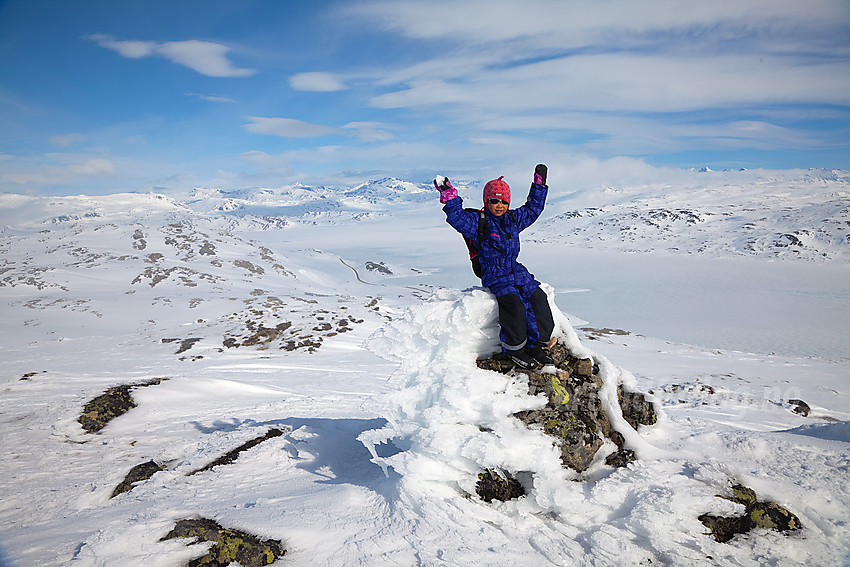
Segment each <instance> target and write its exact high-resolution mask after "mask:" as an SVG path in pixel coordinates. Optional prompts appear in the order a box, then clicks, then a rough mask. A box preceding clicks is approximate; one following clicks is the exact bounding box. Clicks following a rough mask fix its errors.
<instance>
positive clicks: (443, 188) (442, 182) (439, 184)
mask: <svg viewBox="0 0 850 567" xmlns="http://www.w3.org/2000/svg"><path fill="white" fill-rule="evenodd" d="M434 187H436V188H437V189H438V190H439V191H440V202H441V203H442V204H444V205H445V204H446V203H448V202H449V201H451V200H452V199H454V198H455V197H457V189H455V188H454V187H452V182H451V181H449V178H448V177H443V176H442V175H438V176H437V178H436V179H434Z"/></svg>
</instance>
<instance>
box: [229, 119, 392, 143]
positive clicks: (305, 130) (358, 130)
mask: <svg viewBox="0 0 850 567" xmlns="http://www.w3.org/2000/svg"><path fill="white" fill-rule="evenodd" d="M247 119H248V120H250V121H251V122H249V123H248V124H245V125H244V127H245V129H246V130H248V131H249V132H252V133H254V134H269V135H272V136H278V137H280V138H321V137H324V136H340V135H342V136H355V137H357V138H359V139H360V140H362V141H364V142H378V141H385V140H389V139H391V138H392V137H393V135H392V134H390V133H389V132H387V131H386V130H385V129H384V127H385V126H384V125H383V124H380V123H378V122H349V123H348V124H345V125H344V126H342V127H340V128H337V127H335V126H326V125H324V124H313V123H310V122H304V121H302V120H296V119H294V118H266V117H262V116H248V117H247Z"/></svg>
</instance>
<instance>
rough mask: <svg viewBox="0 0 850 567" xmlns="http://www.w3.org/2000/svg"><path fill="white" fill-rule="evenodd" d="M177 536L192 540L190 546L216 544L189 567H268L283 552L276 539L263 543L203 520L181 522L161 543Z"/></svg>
mask: <svg viewBox="0 0 850 567" xmlns="http://www.w3.org/2000/svg"><path fill="white" fill-rule="evenodd" d="M178 537H180V538H192V539H194V540H195V541H194V542H193V543H200V542H205V541H212V542H215V545H213V546H212V547H211V548H210V550H209V551H208V552H207V554H206V555H204V556H202V557H198V558H197V559H193V560H192V561H190V562H189V564H188V567H201V566H205V567H227V566H228V565H230V564H231V563H234V562H236V563H239V565H242V567H262V566H264V565H271V564H272V563H274V562H275V561H277V560H278V558H280V557H282V556H283V555H284V554H285V553H286V550H285V549H284V547H283V544H282V543H281V542H280V541H278V540H274V539H266V540H263V539H260V538H259V537H257V536H254V535H251V534H248V533H245V532H243V531H239V530H234V529H228V528H223V527H222V526H220V525H219V524H218V523H217V522H215V521H213V520H209V519H206V518H189V519H185V520H180V521H178V522H177V524H176V525H175V526H174V529H172V530H171V531H170V532H168V533H167V534H166V535H165V537H163V538H162V539H161V540H160V541H166V540H169V539H174V538H178Z"/></svg>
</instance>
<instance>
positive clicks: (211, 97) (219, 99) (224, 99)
mask: <svg viewBox="0 0 850 567" xmlns="http://www.w3.org/2000/svg"><path fill="white" fill-rule="evenodd" d="M186 96H191V97H194V98H197V99H198V100H203V101H206V102H224V103H230V102H236V100H234V99H232V98H230V97H226V96H217V95H207V94H202V93H186Z"/></svg>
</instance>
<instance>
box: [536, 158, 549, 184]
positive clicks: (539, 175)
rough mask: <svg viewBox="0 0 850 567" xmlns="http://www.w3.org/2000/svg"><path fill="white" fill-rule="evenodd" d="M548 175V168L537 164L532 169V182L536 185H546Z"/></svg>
mask: <svg viewBox="0 0 850 567" xmlns="http://www.w3.org/2000/svg"><path fill="white" fill-rule="evenodd" d="M548 173H549V170H548V168H547V167H546V166H545V165H543V164H542V163H538V164H537V167H535V168H534V182H535V183H537V184H538V185H546V176H547V174H548Z"/></svg>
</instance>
